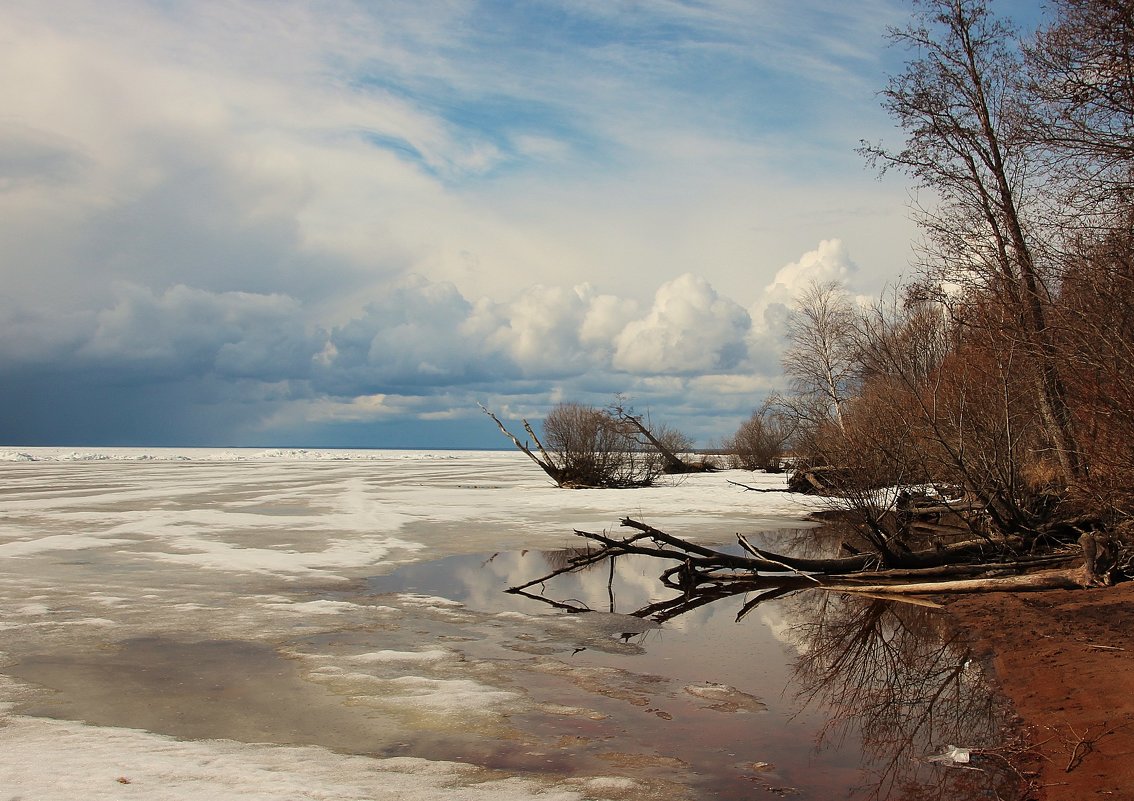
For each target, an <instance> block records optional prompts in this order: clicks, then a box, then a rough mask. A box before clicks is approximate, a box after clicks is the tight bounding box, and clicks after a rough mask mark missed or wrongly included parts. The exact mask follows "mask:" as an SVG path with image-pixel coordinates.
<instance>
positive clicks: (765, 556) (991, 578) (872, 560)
mask: <svg viewBox="0 0 1134 801" xmlns="http://www.w3.org/2000/svg"><path fill="white" fill-rule="evenodd" d="M622 526H624V527H625V528H629V529H633V530H634V531H635V532H636V533H634V534H631V535H629V536H625V537H616V536H612V535H610V534H608V533H597V532H589V531H579V530H576V531H575V534H576V535H577V536H580V537H583V538H584V539H586V540H588V541H589V542H590V543H593V544H595V545H597V546H598V547H597V548H595V549H593V550H587V551H585V552H583V553H581V554H578V555H575V556H572V557H571V558H570V559H569V560H568V563H567V564H566V565H565V566H563V567H560V568H558V569H556V570H553V571H551V572H550V573H547V574H546V575H543V576H540V577H538V578H535V579H532V580H531V581H528V582H525V583H523V584H519V585H516V586H513V587H509V588H508V590H507V592H510V593H514V594H520V595H525V596H527V597H531V598H535V599H536V600H540V601H544V602H547V603H552V604H553V605H555V606H557V607H561V608H570V609H572V611H582V610H581V609H577V608H573V607H570V606H568V605H565V604H562V603H559V602H553V601H550V600H549V599H547V598H545V597H543V596H537V595H534V594H533V593H530V592H528V590H530V589H531V588H532V587H535V586H536V585H541V584H543V583H545V582H547V581H549V580H550V579H553V578H554V577H556V576H559V575H562V574H564V573H571V572H574V571H577V570H582V569H584V568H586V567H589V566H591V565H594V564H598V563H600V562H602V561H604V560H607V559H615V558H617V557H619V556H626V555H632V554H633V555H640V556H648V557H652V558H656V559H662V560H667V561H669V562H672V563H673V564H672V565H671V566H670V567H667V568H666V569H665V570H663V572H662V573H661V575H660V576H659V580H660V581H661V583H662V584H663V585H664V586H665V587H668V588H670V589H672V590H676V591H678V592H679V593H680V595H678V596H677V597H675V598H672V599H670V600H668V601H662V602H659V603H654V604H650V605H649V606H646V607H644V608H642V609H640V610H638V611H637V612H634V613H633V614H635V615H637V616H639V617H652V618H654V619H670V618H672V617H675V616H677V615H679V614H683V613H685V612H688V611H690V610H691V609H695V608H697V607H699V606H702V605H704V604H706V603H710V602H712V601H714V600H717V599H718V598H723V597H728V596H732V595H738V594H742V593H750V592H760V593H761V595H760V596H758V598H759V599H760V600H763V599H766V598H768V597H775V596H778V595H782V594H784V593H787V592H795V591H797V590H801V589H806V588H820V589H823V590H826V591H833V592H849V593H856V594H863V595H881V596H898V597H900V596H907V595H909V596H920V595H934V594H939V593H941V594H944V593H961V592H965V593H968V592H997V591H1016V592H1018V591H1025V590H1039V589H1052V588H1076V587H1083V586H1086V585H1087V584H1088V583H1089V580H1090V574H1089V572H1088V571H1087V570H1086V569H1084V567H1082V566H1081V564H1082V561H1083V559H1082V550H1081V549H1079V548H1069V549H1067V550H1065V551H1063V552H1059V553H1054V554H1045V555H1038V556H1027V555H1025V556H1016V555H1012V554H1011V550H1010V548H1008V547H1007V546H1008V545H1009V543H999V545H1002V546H1005V547H999V548H998V547H993V546H992V545H990V543H989V541H988V540H987V539H979V540H970V541H966V542H960V543H956V544H953V545H949V546H941V547H935V548H929V549H926V550H922V551H914V552H910V553H908V554H907V555H906V556H907V558H906V561H907V563H908V566H905V567H900V568H891V567H887V566H885V565H884V563H883V562H882V561H880V560H879V559H878V557H877V556H876V555H874V554H869V553H860V554H854V555H851V556H842V557H834V558H828V559H822V558H820V559H815V558H802V557H797V556H791V555H788V554H780V553H774V552H772V551H769V550H767V549H763V548H758V547H756V546H755V545H753V544H752V543H751V542H749V541H748V540H747V539H746V538H745V537H744V536H743V535H741V534H737V541H738V543H739V544H740V546H741V547H742V548H743V550H744V551H745V554H746V555H743V556H742V555H737V554H731V553H726V552H724V551H722V550H719V549H716V548H709V547H705V546H703V545H698V544H696V543H692V542H689V541H688V540H684V539H682V538H680V537H675V536H673V535H671V534H668V533H666V532H664V531H661V530H660V529H657V528H654V527H653V526H650V525H648V524H646V523H642V522H640V521H638V520H634V519H632V518H629V517H627V518H624V519H623V520H622ZM994 545H995V544H994ZM755 603H759V600H755V601H754V602H753V603H752V604H751V605H753V606H754V605H755ZM748 609H749V607H746V608H745V610H744V613H747V611H748Z"/></svg>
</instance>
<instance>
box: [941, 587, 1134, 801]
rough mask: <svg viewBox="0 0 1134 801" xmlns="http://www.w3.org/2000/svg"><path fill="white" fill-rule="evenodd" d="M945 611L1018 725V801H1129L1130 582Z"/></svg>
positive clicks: (1132, 775)
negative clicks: (1022, 744) (1023, 784)
mask: <svg viewBox="0 0 1134 801" xmlns="http://www.w3.org/2000/svg"><path fill="white" fill-rule="evenodd" d="M946 602H947V603H948V604H949V610H950V612H952V613H953V614H954V616H955V620H956V622H957V623H958V625H960V626H962V627H963V628H964V629H965V630H966V631H968V632H969V634H970V636H971V639H972V643H973V646H974V648H975V650H976V651H977V653H979V654H981V655H982V656H983V657H985V658H987V659H988V660H989V662H990V663H991V665H992V666H993V668H994V669H995V671H996V677H997V680H998V681H999V683H1000V686H1001V690H1002V691H1003V693H1004V695H1005V696H1007V698H1008V699H1009V700H1010V701H1011V702H1012V704H1013V706H1014V707H1015V711H1016V713H1017V714H1018V715H1019V717H1020V718H1021V720H1022V723H1023V727H1024V735H1025V741H1026V742H1027V743H1029V744H1030V746H1031V749H1030V754H1029V753H1026V754H1022V755H1020V756H1021V768H1022V769H1023V770H1025V771H1027V772H1029V775H1028V777H1029V779H1030V780H1031V787H1030V788H1029V790H1028V794H1027V795H1026V796H1024V797H1025V798H1028V799H1042V801H1085V800H1086V799H1103V798H1105V799H1134V583H1129V584H1123V585H1119V586H1117V587H1109V588H1105V589H1097V590H1080V591H1065V590H1053V591H1045V592H1031V593H991V594H986V595H973V596H968V597H963V598H958V599H955V600H951V601H948V600H947V601H946ZM1029 756H1030V758H1029ZM1031 772H1035V775H1030V773H1031Z"/></svg>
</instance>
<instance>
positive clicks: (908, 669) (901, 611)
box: [789, 591, 1013, 799]
mask: <svg viewBox="0 0 1134 801" xmlns="http://www.w3.org/2000/svg"><path fill="white" fill-rule="evenodd" d="M790 608H791V611H790V613H789V614H790V615H791V616H792V618H793V619H794V620H795V621H796V622H795V623H794V624H793V626H792V628H791V630H790V636H791V638H792V640H793V641H794V642H796V643H797V646H798V648H799V652H800V654H799V657H798V658H797V659H796V661H795V664H794V666H793V676H794V679H795V683H796V688H795V694H796V696H797V697H798V698H799V699H801V701H802V702H803V703H805V704H810V705H815V706H818V707H821V708H822V709H823V710H824V711H825V713H826V715H827V716H828V722H827V724H826V725H825V726H824V728H823V730H822V731H821V733H820V739H819V744H820V746H822V744H824V743H827V742H832V741H838V740H839V739H840V738H841V737H842V736H843V735H844V734H845V732H846V731H847V730H848V729H850V728H852V727H853V728H855V729H857V731H858V732H859V734H860V736H861V741H862V743H863V750H864V754H863V767H864V770H865V771H866V772H867V774H868V779H867V781H866V782H865V784H864V789H865V790H867V793H868V794H867V797H869V798H924V799H930V798H934V799H936V798H942V799H943V798H950V799H957V798H978V797H994V798H1001V797H1008V796H1010V795H1011V794H1012V793H1011V788H1012V786H1013V774H1012V773H1011V771H1010V770H1008V769H1007V768H1006V766H1005V765H1004V764H1003V763H1002V762H1000V761H999V760H997V759H995V758H989V757H986V758H984V759H983V760H981V759H977V760H975V761H974V763H973V764H972V765H970V767H969V768H967V769H960V768H957V767H954V768H951V769H948V768H943V767H941V766H940V765H937V764H933V763H929V762H927V761H926V760H925V758H924V757H925V756H926V755H927V754H929V753H931V752H932V753H938V752H940V751H942V749H943V748H944V747H945V746H947V745H950V744H954V745H959V746H964V747H969V748H978V749H981V748H983V749H989V748H992V747H994V746H996V745H997V744H998V740H999V737H1000V734H1001V731H1002V728H1003V725H1004V717H1003V710H1002V708H1001V707H1000V705H999V704H998V703H997V701H996V698H995V695H994V693H993V692H992V690H991V688H990V687H989V685H988V683H987V681H986V680H985V678H984V676H983V675H982V671H981V669H980V667H979V665H978V663H977V662H976V661H975V660H973V658H972V655H971V654H970V652H969V650H968V648H967V646H966V645H965V644H964V643H963V642H962V638H961V636H960V634H959V632H958V631H957V629H956V627H955V626H952V625H950V623H949V621H948V620H947V619H946V618H945V616H944V615H943V614H942V613H941V612H940V611H938V610H934V609H927V608H925V607H921V606H917V605H913V604H908V603H896V602H892V601H883V600H877V599H870V598H860V597H849V596H845V595H839V594H834V593H825V592H822V591H811V592H806V593H798V594H796V595H795V596H793V597H792V598H791V600H790ZM978 763H979V764H978Z"/></svg>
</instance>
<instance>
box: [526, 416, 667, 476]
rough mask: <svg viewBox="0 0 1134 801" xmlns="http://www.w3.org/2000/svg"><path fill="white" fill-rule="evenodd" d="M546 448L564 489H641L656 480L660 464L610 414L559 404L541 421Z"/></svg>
mask: <svg viewBox="0 0 1134 801" xmlns="http://www.w3.org/2000/svg"><path fill="white" fill-rule="evenodd" d="M543 434H544V447H545V448H546V450H547V453H548V456H549V457H550V459H551V462H552V464H553V465H554V466H555V467H556V469H557V470H558V471H559V474H560V481H559V483H560V484H561V485H563V486H584V487H640V486H646V485H648V484H650V483H652V482H653V481H654V479H656V478H657V477H658V476H659V475H660V474H661V473H662V470H663V468H664V466H665V465H664V460H663V459H662V458H661V457H660V455H659V454H658V451H657V450H656V449H655V448H653V447H652V446H650V445H649V444H648V443H647V444H645V445H643V444H642V443H641V442H640V441H639V439H638V437H637V434H638V430H637V429H636V428H635V427H633V426H631V425H628V424H627V423H626V421H624V420H619V419H618V418H617V417H615V416H614V415H613V414H611V413H610V412H609V411H608V410H605V409H597V408H595V407H593V406H587V405H584V404H581V403H560V404H559V405H557V406H555V407H554V408H553V409H552V410H551V411H550V412H548V415H547V417H545V418H544V420H543Z"/></svg>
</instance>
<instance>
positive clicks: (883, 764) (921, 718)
mask: <svg viewBox="0 0 1134 801" xmlns="http://www.w3.org/2000/svg"><path fill="white" fill-rule="evenodd" d="M809 533H810V534H812V535H813V534H814V532H809ZM801 539H802V538H801ZM807 539H809V540H810V544H811V545H812V546H813V545H814V538H813V537H808V538H807ZM782 542H783V541H782V540H780V543H781V545H782ZM580 553H583V552H578V551H576V552H570V553H568V554H565V555H563V556H560V558H556V556H555V555H547V556H548V564H549V565H551V566H556V567H558V566H565V565H568V564H569V558H568V557H569V556H570V555H575V556H577V555H578V554H580ZM613 562H614V560H606V562H605V563H604V562H602V561H598V562H594V563H590V564H587V565H585V566H581V567H580V568H579V569H580V570H581V571H591V570H600V569H601V570H605V571H609V572H608V575H609V580H608V590H609V599H610V609H609V611H615V609H614V608H613V603H614V590H613V582H614V577H615V575H616V571H615V567H616V565H615V564H614V563H613ZM545 589H546V588H545ZM517 594H521V595H526V596H528V597H531V598H533V599H536V600H539V601H542V602H544V603H548V604H551V605H553V606H556V607H559V608H565V609H568V610H570V611H574V612H582V611H587V609H588V607H586V606H584V605H582V604H581V602H579V601H578V600H576V599H570V600H568V601H557V600H553V599H551V598H548V597H547V596H546V595H542V594H541V595H536V594H530V593H528V592H519V593H517ZM736 596H743V597H744V603H743V605H742V606H741V607H740V610H739V612H738V614H737V616H736V620H737V622H738V623H740V622H742V621H743V620H744V618H745V617H747V616H748V615H749V614H751V613H752V612H753V611H754V610H756V609H757V608H759V607H760V606H761V605H763V604H767V603H769V602H773V601H775V602H776V603H778V604H781V605H782V606H781V609H782V610H783V617H784V619H786V620H789V621H792V622H791V623H790V626H789V629H788V632H787V634H786V638H787V639H788V641H789V642H790V643H791V644H792V645H793V646H794V647H795V649H796V651H797V653H798V656H797V657H796V658H795V660H794V663H793V664H792V666H791V673H792V678H793V686H792V687H790V688H789V689H788V693H789V694H791V695H794V697H795V699H796V701H797V702H798V711H797V713H796V714H797V715H798V714H800V713H802V712H803V711H805V710H808V709H812V710H818V711H820V712H821V713H823V714H824V715H826V717H827V722H826V724H825V725H824V726H823V727H822V728H821V730H820V731H819V733H818V735H817V742H816V749H817V750H818V751H822V750H824V749H825V748H827V747H838V746H840V745H841V744H842V743H843V741H844V739H845V738H846V737H847V736H848V735H849V734H853V733H855V732H857V734H858V736H859V738H860V739H861V742H862V770H863V776H864V780H863V784H862V786H860V787H857V788H848V790H851V791H852V792H851V797H854V798H863V799H890V798H901V799H911V800H917V801H931V800H935V799H951V801H956V800H957V799H970V798H974V799H975V798H992V799H1008V798H1016V797H1018V796H1019V792H1020V789H1019V785H1020V782H1019V774H1017V773H1016V771H1015V769H1014V768H1013V767H1012V765H1010V764H1009V763H1008V761H1007V760H1006V759H1005V758H1004V757H1003V756H1002V755H1001V753H1000V752H999V751H997V750H996V749H997V747H998V746H1001V745H1002V738H1003V736H1004V735H1003V731H1004V725H1005V719H1006V716H1005V712H1004V709H1003V708H1002V707H1001V705H1000V704H999V703H998V701H997V698H996V695H995V693H994V691H993V689H992V687H991V686H990V685H989V684H988V682H987V681H986V680H985V677H984V676H983V672H982V670H981V667H980V665H979V663H978V662H977V661H975V660H974V659H973V658H972V657H971V654H970V652H969V651H968V649H967V648H966V646H965V645H964V644H963V642H962V637H961V636H960V632H959V631H958V629H957V627H956V626H955V625H952V624H950V622H949V620H948V619H947V618H946V616H945V615H944V613H943V612H942V611H941V610H940V609H938V608H935V607H934V605H920V604H918V603H917V602H909V601H904V602H898V601H892V600H884V599H878V598H871V597H863V596H859V595H846V594H841V593H836V592H829V591H826V590H823V589H818V588H816V587H815V584H814V583H813V582H812V581H811V580H809V579H808V578H807V577H805V576H794V577H788V578H785V577H783V576H778V577H764V576H759V575H756V576H752V577H751V578H750V579H749V578H746V579H744V580H740V579H732V580H730V581H728V582H722V583H720V584H706V585H701V586H697V587H692V588H689V589H687V590H685V591H684V592H682V593H680V594H678V595H675V596H673V597H670V598H668V599H666V600H662V601H656V602H652V603H649V604H647V605H644V606H641V607H640V608H638V609H635V610H634V611H632V612H630V613H629V614H632V615H634V616H637V617H642V618H650V619H653V620H656V621H659V622H665V621H669V620H673V619H674V618H677V617H679V616H681V615H684V614H686V613H689V612H692V611H693V610H695V609H698V608H700V607H703V606H705V605H707V604H711V603H714V602H716V601H720V600H722V599H725V598H733V597H736ZM604 600H605V599H604ZM603 606H606V604H605V603H604V604H603ZM949 745H956V746H960V747H964V748H969V749H972V750H973V756H972V762H971V763H970V764H968V765H952V764H945V763H941V762H937V763H935V762H930V761H928V760H927V757H929V756H932V755H937V754H940V753H942V752H943V751H944V749H945V748H946V747H947V746H949Z"/></svg>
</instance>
